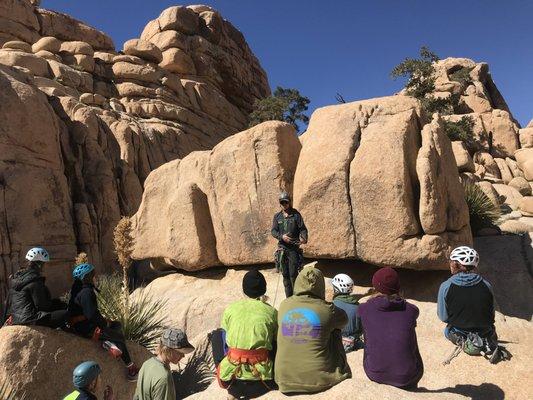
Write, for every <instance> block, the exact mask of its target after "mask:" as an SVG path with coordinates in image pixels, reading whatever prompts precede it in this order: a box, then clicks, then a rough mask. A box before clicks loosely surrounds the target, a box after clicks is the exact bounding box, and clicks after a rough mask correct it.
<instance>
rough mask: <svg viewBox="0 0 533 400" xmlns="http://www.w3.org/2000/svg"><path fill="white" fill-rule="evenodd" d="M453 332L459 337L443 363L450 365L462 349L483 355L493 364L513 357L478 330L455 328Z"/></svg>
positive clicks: (474, 354)
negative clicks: (469, 330)
mask: <svg viewBox="0 0 533 400" xmlns="http://www.w3.org/2000/svg"><path fill="white" fill-rule="evenodd" d="M452 333H454V334H456V335H457V336H458V337H459V338H458V340H457V343H456V345H455V348H454V349H453V351H452V353H451V354H450V356H449V357H448V358H447V359H446V360H444V361H443V362H442V365H448V364H450V363H451V361H452V360H453V359H454V358H455V357H457V356H458V355H459V354H460V353H461V351H463V352H464V353H466V354H468V355H470V356H477V355H481V356H483V357H484V358H485V359H487V360H489V362H490V363H491V364H496V363H498V362H499V361H501V360H509V359H511V353H509V351H508V350H507V349H506V348H505V347H503V346H499V345H498V344H497V343H491V339H490V338H488V337H482V336H481V335H479V333H476V332H466V331H462V330H459V329H457V328H454V329H453V331H452Z"/></svg>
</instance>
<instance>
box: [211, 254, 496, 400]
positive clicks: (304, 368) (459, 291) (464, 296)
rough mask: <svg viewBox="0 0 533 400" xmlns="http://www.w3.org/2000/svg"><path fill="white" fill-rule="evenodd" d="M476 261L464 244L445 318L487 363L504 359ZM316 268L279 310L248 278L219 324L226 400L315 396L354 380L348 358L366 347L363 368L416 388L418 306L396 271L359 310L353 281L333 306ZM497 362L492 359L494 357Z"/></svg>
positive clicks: (302, 276)
mask: <svg viewBox="0 0 533 400" xmlns="http://www.w3.org/2000/svg"><path fill="white" fill-rule="evenodd" d="M478 263H479V255H478V253H477V252H476V251H475V250H474V249H472V248H470V247H467V246H461V247H458V248H456V249H454V250H453V251H452V253H451V255H450V270H451V273H452V276H451V277H450V278H449V279H448V280H447V281H445V282H444V283H442V285H441V287H440V290H439V294H438V316H439V318H440V319H441V320H442V321H443V322H445V323H446V324H447V325H446V329H445V336H446V338H447V339H449V340H450V341H452V342H453V343H454V344H457V345H459V346H463V347H464V344H465V342H467V341H468V340H470V338H471V336H472V335H473V336H475V337H477V338H479V339H480V340H481V342H482V343H483V344H484V347H483V351H484V352H485V353H486V354H488V355H489V356H491V355H494V354H496V353H497V349H498V348H499V347H498V343H497V340H496V339H497V338H496V331H495V327H494V314H495V312H494V299H493V294H492V288H491V286H490V284H489V283H488V282H487V281H486V280H484V279H483V278H482V277H481V276H480V275H479V274H478V273H477V270H476V268H477V266H478ZM315 264H316V262H314V263H311V264H308V265H306V266H305V267H304V268H303V269H302V271H301V272H300V273H299V275H298V277H297V278H296V282H295V287H294V294H293V295H292V296H290V297H288V298H286V299H285V300H283V301H282V303H281V304H280V307H279V310H276V309H275V308H274V307H272V306H270V305H269V304H268V303H267V302H266V298H265V296H264V295H265V293H266V280H265V278H264V276H263V275H262V274H261V272H259V271H257V270H252V271H249V272H248V273H246V275H245V276H244V279H243V283H242V285H243V292H244V294H245V295H246V298H245V299H242V300H239V301H237V302H235V303H233V304H231V305H230V306H228V307H227V308H226V310H225V312H224V315H223V317H222V331H221V332H222V335H221V336H223V337H224V339H223V340H224V342H225V345H226V346H227V348H226V351H225V356H224V358H223V359H222V360H221V361H220V363H219V364H218V367H217V377H218V382H219V385H220V386H221V387H222V388H224V389H226V390H227V391H228V398H229V399H240V398H253V397H257V396H260V395H262V394H264V393H266V392H268V391H269V390H272V389H274V388H278V389H279V390H280V391H281V392H282V393H315V392H320V391H324V390H327V389H329V388H331V387H332V386H334V385H336V384H337V383H339V382H341V381H343V380H345V379H348V378H350V377H351V370H350V367H349V365H348V362H347V358H346V352H350V351H353V350H357V349H360V348H364V356H363V368H364V371H365V373H366V375H367V377H368V378H369V379H370V380H372V381H374V382H377V383H381V384H386V385H392V386H395V387H398V388H401V389H405V390H413V389H416V388H417V385H418V382H419V381H420V379H421V378H422V375H423V373H424V364H423V361H422V357H421V355H420V352H419V349H418V343H417V336H416V331H415V328H416V324H417V318H418V315H419V310H418V308H417V307H416V306H415V305H413V304H411V303H409V302H408V301H406V300H405V299H404V298H402V296H401V295H400V280H399V277H398V273H397V272H396V271H395V270H394V269H392V268H388V267H387V268H381V269H379V270H378V271H376V272H375V274H374V275H373V277H372V286H373V289H372V290H371V293H370V294H369V295H370V297H369V298H368V299H367V301H366V302H364V303H361V304H359V302H358V298H357V297H356V296H355V295H353V294H352V289H353V286H354V282H353V280H352V279H351V278H350V277H349V276H348V275H346V274H339V275H337V276H335V277H334V278H333V279H332V281H331V285H332V287H333V292H334V295H333V302H327V301H326V299H325V295H326V287H325V285H326V284H325V280H324V276H323V274H322V272H321V271H320V270H319V269H318V268H316V266H315ZM488 358H491V362H493V361H495V360H494V356H492V357H488Z"/></svg>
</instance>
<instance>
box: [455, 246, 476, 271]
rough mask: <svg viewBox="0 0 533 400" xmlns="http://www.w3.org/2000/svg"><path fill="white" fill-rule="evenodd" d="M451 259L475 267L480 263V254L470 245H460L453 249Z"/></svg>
mask: <svg viewBox="0 0 533 400" xmlns="http://www.w3.org/2000/svg"><path fill="white" fill-rule="evenodd" d="M450 260H452V261H457V262H459V263H460V264H461V265H465V266H471V267H474V268H475V267H477V265H478V264H479V254H478V253H477V251H475V250H474V249H472V248H470V247H468V246H459V247H456V248H455V249H453V251H452V254H450Z"/></svg>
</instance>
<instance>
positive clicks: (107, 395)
mask: <svg viewBox="0 0 533 400" xmlns="http://www.w3.org/2000/svg"><path fill="white" fill-rule="evenodd" d="M114 399H115V396H114V395H113V388H112V387H111V386H109V385H107V386H106V387H105V390H104V400H114Z"/></svg>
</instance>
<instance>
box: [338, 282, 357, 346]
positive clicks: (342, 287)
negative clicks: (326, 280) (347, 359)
mask: <svg viewBox="0 0 533 400" xmlns="http://www.w3.org/2000/svg"><path fill="white" fill-rule="evenodd" d="M331 286H332V287H333V304H335V306H337V307H338V308H340V309H341V310H344V312H345V313H346V315H347V316H348V323H347V324H346V326H345V327H344V328H343V329H342V332H341V333H342V343H343V345H344V350H345V351H346V353H349V352H350V351H353V350H357V348H359V347H360V345H361V340H360V336H361V320H360V318H359V313H358V308H359V302H358V301H357V297H356V296H355V295H353V294H352V290H353V286H354V282H353V279H352V278H350V277H349V276H348V275H346V274H337V275H335V276H334V277H333V279H332V280H331Z"/></svg>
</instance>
